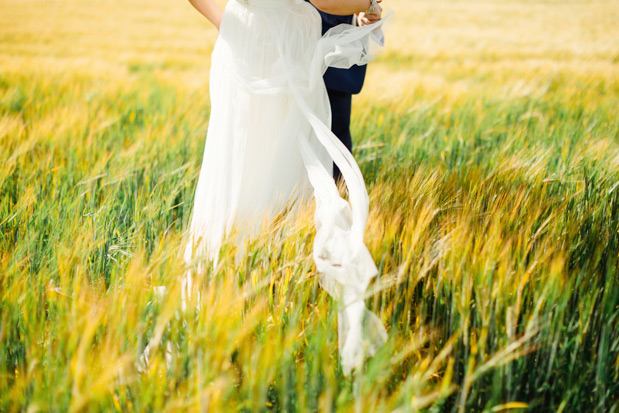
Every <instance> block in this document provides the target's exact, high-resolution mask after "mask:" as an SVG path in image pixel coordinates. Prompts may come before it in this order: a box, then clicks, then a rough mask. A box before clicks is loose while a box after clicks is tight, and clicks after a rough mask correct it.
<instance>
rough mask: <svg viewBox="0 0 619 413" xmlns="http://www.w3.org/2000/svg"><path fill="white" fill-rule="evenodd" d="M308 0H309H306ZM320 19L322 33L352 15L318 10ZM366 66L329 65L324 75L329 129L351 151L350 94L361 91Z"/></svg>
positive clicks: (344, 21) (351, 18)
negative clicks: (328, 107) (329, 114)
mask: <svg viewBox="0 0 619 413" xmlns="http://www.w3.org/2000/svg"><path fill="white" fill-rule="evenodd" d="M308 1H309V0H308ZM318 13H320V17H321V19H322V34H325V33H326V32H327V30H329V29H330V28H332V27H335V26H337V25H339V24H351V23H352V21H353V17H354V16H353V15H349V16H336V15H333V14H328V13H324V12H322V11H320V10H318ZM366 69H367V66H365V65H363V66H357V65H354V66H352V67H351V68H350V69H336V68H333V67H330V68H328V69H327V71H326V72H325V75H324V79H325V85H326V86H327V93H328V94H329V102H330V103H331V113H332V114H333V115H332V117H333V120H332V123H331V130H332V131H333V133H334V134H335V135H336V136H337V137H338V138H339V140H340V141H341V142H342V143H343V144H344V145H345V146H346V147H347V148H348V150H349V151H351V152H352V137H351V136H350V111H351V108H352V95H355V94H357V93H359V92H361V88H362V87H363V81H364V80H365V72H366ZM333 176H334V177H335V178H336V179H339V178H340V171H339V170H338V168H337V167H336V166H335V165H333Z"/></svg>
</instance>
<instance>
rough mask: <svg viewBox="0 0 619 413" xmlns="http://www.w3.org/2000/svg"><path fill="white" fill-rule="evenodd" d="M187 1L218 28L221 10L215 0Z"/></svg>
mask: <svg viewBox="0 0 619 413" xmlns="http://www.w3.org/2000/svg"><path fill="white" fill-rule="evenodd" d="M189 3H191V5H192V6H193V7H195V8H196V10H198V11H199V12H200V13H201V14H202V15H203V16H204V17H206V18H207V19H208V20H209V21H210V22H211V23H213V24H214V25H215V27H217V30H219V24H220V23H221V16H222V15H223V11H222V10H221V8H220V7H219V6H218V5H217V3H215V0H189Z"/></svg>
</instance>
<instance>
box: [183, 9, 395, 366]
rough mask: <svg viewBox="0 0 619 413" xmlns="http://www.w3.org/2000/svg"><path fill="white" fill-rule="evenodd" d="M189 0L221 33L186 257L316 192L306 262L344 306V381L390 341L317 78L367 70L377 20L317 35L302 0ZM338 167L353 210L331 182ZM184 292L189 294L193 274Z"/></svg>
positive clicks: (349, 175) (212, 248)
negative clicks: (336, 70)
mask: <svg viewBox="0 0 619 413" xmlns="http://www.w3.org/2000/svg"><path fill="white" fill-rule="evenodd" d="M189 1H190V2H191V4H192V5H193V6H194V7H195V8H196V9H197V10H198V11H199V12H200V13H202V14H203V15H204V16H205V17H206V18H207V19H208V20H209V21H211V22H212V23H213V24H214V25H215V26H216V27H217V28H218V29H219V37H218V38H217V41H216V43H215V47H214V49H213V54H212V64H211V72H210V97H211V107H212V110H211V114H210V120H209V126H208V132H207V137H206V146H205V149H204V158H203V163H202V169H201V171H200V177H199V179H198V185H197V188H196V194H195V201H194V209H193V216H192V221H191V225H190V229H189V235H190V239H189V242H188V244H187V248H186V251H185V260H186V262H187V263H188V264H190V263H192V262H195V260H196V259H200V257H201V258H202V259H204V258H208V259H211V260H213V261H215V262H217V258H218V254H219V249H220V246H221V242H222V240H223V238H224V237H225V236H226V234H227V233H228V232H229V231H230V230H231V229H232V228H233V227H234V228H239V229H241V230H242V235H241V236H242V237H244V238H245V237H249V238H251V236H252V235H255V234H256V232H257V231H258V230H259V229H260V227H261V224H263V223H264V222H265V221H266V220H268V218H269V217H273V216H275V215H276V214H277V213H278V212H281V211H282V210H283V209H284V208H285V207H286V205H289V204H290V202H291V200H292V201H293V202H294V200H297V203H298V202H300V201H299V200H302V199H307V198H308V196H309V195H311V194H312V193H313V195H314V198H315V200H316V210H315V223H316V237H315V240H314V251H313V257H314V261H315V263H316V268H317V270H318V272H319V273H320V282H321V285H322V286H323V288H325V290H327V292H328V293H329V294H330V295H332V296H333V297H334V298H336V299H337V300H338V301H339V303H340V304H341V306H342V307H341V310H340V312H339V314H338V335H339V350H340V357H341V363H342V367H343V370H344V373H345V374H349V373H350V372H351V370H352V369H353V368H356V367H358V366H360V364H361V363H362V362H363V359H364V357H365V356H369V355H373V354H374V353H375V352H376V350H377V349H378V347H380V346H381V345H382V344H383V343H384V342H385V340H386V337H387V333H386V331H385V328H384V327H383V324H382V322H381V321H380V319H379V318H378V317H377V316H376V315H375V314H373V313H371V312H370V311H368V310H367V309H366V308H365V304H364V301H363V298H364V294H365V292H366V289H367V287H368V284H369V282H370V280H371V278H373V277H374V276H375V275H376V274H377V269H376V265H375V264H374V261H373V259H372V257H371V256H370V253H369V251H368V250H367V248H366V246H365V244H364V241H363V236H364V232H365V226H366V221H367V215H368V204H369V201H368V195H367V191H366V189H365V183H364V181H363V177H362V175H361V171H360V170H359V167H358V166H357V164H356V162H355V160H354V158H353V157H352V155H351V154H350V152H349V151H348V150H347V149H346V147H345V146H344V145H343V144H341V143H340V141H339V140H338V139H337V138H336V137H335V135H333V133H332V132H331V130H330V124H331V113H330V107H329V100H328V97H327V92H326V88H325V86H324V83H323V80H322V75H323V73H324V71H325V70H326V68H327V66H333V67H340V68H348V67H350V66H351V65H353V64H366V63H367V62H368V61H369V60H370V59H371V54H370V51H369V48H370V47H371V45H372V42H376V43H378V44H381V43H382V39H381V32H380V30H379V26H380V25H381V24H382V22H377V23H374V24H370V25H367V26H363V27H353V26H351V25H341V26H338V27H335V28H333V29H331V30H330V31H329V32H327V33H326V34H325V35H324V36H321V22H320V17H319V14H318V12H317V11H316V9H314V8H313V7H312V5H310V4H309V3H308V2H306V1H304V0H229V1H228V3H227V5H226V7H225V10H223V11H222V10H221V9H220V8H219V7H218V6H217V4H216V3H215V0H189ZM311 1H312V3H313V4H314V5H315V6H316V7H318V8H319V9H321V10H323V11H325V12H327V13H332V14H341V15H348V14H353V13H359V12H364V11H367V10H369V9H371V8H373V7H376V0H371V1H370V0H311ZM333 162H335V164H336V165H337V166H338V167H339V169H340V171H341V173H342V175H343V177H344V180H345V182H346V185H347V188H348V194H349V199H350V203H348V202H347V201H345V200H344V199H342V198H341V197H340V195H339V192H338V189H337V187H336V185H335V182H334V181H333V178H332V166H333ZM200 267H201V266H200V265H199V263H198V268H200ZM185 283H186V284H187V283H188V284H189V285H186V286H185V288H187V290H188V291H190V288H191V287H190V284H191V277H190V276H189V277H187V279H186V281H185Z"/></svg>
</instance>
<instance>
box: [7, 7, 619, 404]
mask: <svg viewBox="0 0 619 413" xmlns="http://www.w3.org/2000/svg"><path fill="white" fill-rule="evenodd" d="M385 5H386V6H387V7H388V8H389V9H392V10H394V11H395V20H394V21H393V22H392V24H391V25H390V27H389V28H388V30H387V36H388V45H387V49H386V50H385V52H384V53H383V54H381V55H380V56H379V57H378V59H377V61H376V62H374V63H373V64H372V65H371V67H370V70H369V76H368V79H367V84H366V87H365V90H364V92H363V93H362V94H361V95H360V96H358V97H357V98H356V100H355V102H354V108H353V110H354V119H353V124H354V126H353V128H354V136H355V143H356V145H357V146H356V149H355V156H356V157H357V159H358V160H359V163H360V166H361V169H362V170H363V172H364V175H365V177H366V181H367V184H368V189H369V192H370V198H371V211H370V219H369V223H368V230H367V233H366V242H367V244H368V247H369V248H370V251H371V253H372V255H373V256H374V258H375V260H376V262H377V264H378V265H379V268H380V275H379V277H378V279H377V280H376V282H375V284H373V286H372V292H371V295H369V297H368V300H367V304H368V306H370V307H371V308H372V309H373V310H374V311H375V312H376V313H377V314H379V316H380V317H381V318H382V320H383V321H384V322H385V324H386V325H387V327H388V330H389V334H390V339H389V342H388V344H387V345H386V346H385V347H384V348H383V349H382V351H381V352H380V353H379V354H378V355H377V356H376V357H374V358H373V359H371V360H369V361H368V362H367V364H366V366H365V367H364V372H363V374H358V375H356V376H355V377H353V378H346V377H344V376H343V375H342V372H341V368H340V366H339V364H338V360H337V334H336V328H335V325H336V313H337V305H336V303H334V302H333V301H332V300H330V299H329V297H328V296H327V295H326V293H325V292H324V291H323V290H321V289H320V287H319V286H318V283H317V279H316V276H315V275H316V274H315V272H314V267H313V263H312V260H311V242H312V237H313V224H312V219H311V211H309V210H308V211H307V213H306V214H305V215H303V216H302V217H301V218H299V219H297V220H296V221H294V222H290V223H288V224H287V225H283V224H282V223H281V222H280V223H276V224H274V225H273V227H272V228H271V229H269V230H268V231H265V235H264V237H263V238H261V239H259V240H256V241H255V242H254V243H252V245H251V246H250V247H249V250H248V251H247V252H246V253H245V254H244V255H243V257H244V258H243V259H242V260H241V262H240V263H239V264H238V265H235V259H234V257H235V255H236V252H235V251H234V248H233V246H232V245H227V246H226V247H225V248H224V251H223V258H222V260H221V265H220V266H218V267H217V268H215V269H213V268H210V269H209V271H208V273H207V275H206V276H205V277H202V278H201V279H199V280H197V288H198V289H199V290H200V292H201V300H202V305H201V307H199V308H198V307H197V306H196V303H195V302H193V301H192V302H190V303H189V310H188V312H187V313H184V314H183V313H182V312H181V311H180V307H181V304H180V289H179V282H178V280H179V277H180V276H181V275H182V274H183V273H184V270H185V269H184V268H183V266H182V260H181V259H180V252H181V251H182V239H183V231H184V230H185V229H186V228H187V224H188V219H189V217H190V213H191V207H192V198H193V191H194V189H195V184H196V179H197V176H198V172H199V167H200V162H201V158H202V150H203V147H204V135H205V132H206V127H207V122H208V114H209V101H208V70H209V60H210V57H209V55H210V51H211V48H212V45H213V42H214V40H215V37H216V32H215V30H214V29H212V28H210V27H209V26H208V24H207V22H206V21H205V20H204V19H203V18H201V16H199V15H198V13H197V12H195V11H194V10H193V9H192V8H191V6H190V5H189V3H188V2H184V1H182V2H172V1H169V0H149V1H145V0H99V1H96V2H95V1H86V0H79V1H78V0H53V1H50V0H46V1H43V0H20V1H17V0H11V1H9V0H0V155H1V159H2V162H0V410H1V411H20V410H21V411H28V412H34V411H38V410H58V411H65V410H72V411H80V410H88V411H109V410H118V411H125V410H138V411H150V410H153V409H156V410H164V409H165V410H178V409H189V410H196V409H202V410H211V411H222V410H226V411H268V410H273V411H306V410H320V411H331V410H344V411H349V410H350V411H355V410H356V411H370V410H374V411H393V410H397V411H402V412H406V411H417V410H425V411H431V412H435V411H436V412H438V411H488V412H497V411H504V410H511V409H513V410H514V411H536V412H540V411H565V412H584V411H618V410H619V122H618V121H617V116H618V113H619V112H618V108H619V24H617V22H618V21H619V2H617V1H614V0H607V1H584V0H583V1H576V0H574V1H543V2H538V1H536V2H534V1H525V0H522V1H499V0H488V1H477V0H472V1H412V0H385ZM159 285H165V286H167V287H168V293H167V295H166V296H165V298H163V299H161V298H158V297H156V296H155V295H154V293H153V289H152V288H151V287H152V286H159ZM194 315H195V316H194ZM147 343H150V345H151V347H152V354H151V359H150V364H149V365H148V366H147V367H144V368H140V367H139V363H137V364H136V361H137V360H138V359H139V356H140V354H141V353H142V351H143V349H144V347H145V346H146V345H147ZM168 349H169V351H168ZM168 353H169V355H170V357H171V359H170V360H169V361H168V362H167V363H166V354H168ZM140 370H141V371H140Z"/></svg>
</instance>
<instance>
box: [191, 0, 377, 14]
mask: <svg viewBox="0 0 619 413" xmlns="http://www.w3.org/2000/svg"><path fill="white" fill-rule="evenodd" d="M190 1H191V0H190ZM310 1H311V2H312V4H313V5H314V6H316V8H317V9H319V10H321V11H324V12H325V13H329V14H337V15H340V16H347V15H349V14H355V13H361V12H364V11H366V10H367V9H369V8H370V6H371V4H372V3H371V2H370V0H310ZM380 1H381V0H378V3H380Z"/></svg>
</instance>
